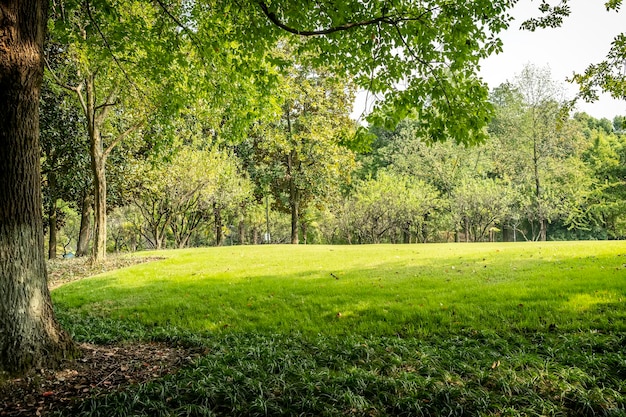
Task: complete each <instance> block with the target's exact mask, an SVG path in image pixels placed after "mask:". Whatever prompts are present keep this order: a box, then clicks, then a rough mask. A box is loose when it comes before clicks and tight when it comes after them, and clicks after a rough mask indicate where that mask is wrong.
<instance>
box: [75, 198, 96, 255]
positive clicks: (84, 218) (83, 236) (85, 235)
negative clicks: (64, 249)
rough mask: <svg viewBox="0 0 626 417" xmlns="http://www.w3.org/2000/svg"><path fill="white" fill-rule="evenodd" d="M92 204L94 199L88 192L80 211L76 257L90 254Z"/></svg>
mask: <svg viewBox="0 0 626 417" xmlns="http://www.w3.org/2000/svg"><path fill="white" fill-rule="evenodd" d="M92 203H93V197H92V195H91V192H89V191H86V192H85V195H84V196H83V202H82V207H81V210H80V231H79V232H78V243H77V244H76V256H86V255H87V254H88V253H89V239H90V238H91V212H92V207H91V206H92Z"/></svg>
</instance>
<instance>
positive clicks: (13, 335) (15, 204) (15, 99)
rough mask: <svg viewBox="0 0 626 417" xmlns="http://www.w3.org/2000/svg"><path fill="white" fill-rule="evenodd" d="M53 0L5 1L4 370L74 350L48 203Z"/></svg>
mask: <svg viewBox="0 0 626 417" xmlns="http://www.w3.org/2000/svg"><path fill="white" fill-rule="evenodd" d="M46 10H47V2H46V1H45V0H41V1H39V0H29V1H26V0H3V1H2V2H1V3H0V115H1V116H0V372H2V371H6V372H10V373H22V372H24V371H26V370H28V369H32V368H34V367H39V366H51V365H56V364H58V363H59V361H60V360H62V359H63V358H64V357H67V356H68V355H73V354H74V352H75V351H74V347H73V343H72V341H71V339H70V337H69V336H68V335H67V333H65V332H64V331H63V330H62V329H61V327H60V326H59V324H58V323H57V321H56V319H55V316H54V311H53V309H52V302H51V300H50V293H49V291H48V286H47V273H46V264H45V257H44V255H45V251H44V240H43V227H42V209H41V178H40V169H41V168H40V161H39V109H38V107H39V95H40V88H41V81H42V77H43V60H42V56H43V39H44V31H45V27H46Z"/></svg>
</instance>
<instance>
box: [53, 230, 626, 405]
mask: <svg viewBox="0 0 626 417" xmlns="http://www.w3.org/2000/svg"><path fill="white" fill-rule="evenodd" d="M143 255H148V256H154V255H155V253H147V254H142V256H143ZM158 256H162V257H164V258H166V259H163V260H160V261H154V262H150V263H145V264H139V265H135V266H132V267H129V268H126V269H122V270H119V271H115V272H111V273H106V274H103V275H100V276H97V277H93V278H89V279H85V280H81V281H78V282H74V283H71V284H67V285H64V286H62V287H60V288H58V289H56V290H55V291H54V292H53V299H54V302H55V305H56V308H57V310H58V313H59V316H60V317H61V320H62V321H63V323H64V325H65V326H66V327H67V328H69V329H70V331H72V332H73V334H74V335H75V337H76V338H77V339H78V340H85V341H95V342H101V343H106V342H112V341H120V340H131V341H132V340H146V339H147V340H165V341H169V342H176V343H189V344H198V345H201V346H204V347H206V349H207V351H208V352H209V354H208V355H207V356H205V357H204V358H202V359H200V360H199V361H197V363H196V364H195V366H194V367H192V368H189V369H186V370H184V371H183V372H181V373H179V374H177V375H176V376H173V377H170V378H167V379H163V380H159V381H155V382H153V383H151V384H147V385H143V386H137V387H135V388H134V391H133V392H123V393H118V394H114V395H111V396H109V397H106V398H104V399H97V400H94V401H93V402H91V403H90V404H82V405H79V406H77V409H76V410H73V413H75V414H76V415H146V416H148V415H168V416H169V415H194V416H195V415H242V416H243V415H364V416H365V415H368V416H369V415H494V416H495V415H537V416H539V415H555V416H556V415H616V416H617V415H620V416H622V415H626V411H625V407H626V382H625V381H624V380H625V379H626V352H625V351H626V320H625V318H626V308H624V298H625V297H626V243H624V242H548V243H518V244H450V245H443V244H442V245H400V246H394V245H375V246H298V247H295V246H245V247H224V248H210V249H192V250H183V251H166V252H159V253H158ZM81 413H82V414H81Z"/></svg>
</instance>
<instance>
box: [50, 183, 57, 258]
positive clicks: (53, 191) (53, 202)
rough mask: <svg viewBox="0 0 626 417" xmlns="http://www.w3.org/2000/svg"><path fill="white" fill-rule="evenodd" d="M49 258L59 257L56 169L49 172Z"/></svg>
mask: <svg viewBox="0 0 626 417" xmlns="http://www.w3.org/2000/svg"><path fill="white" fill-rule="evenodd" d="M48 190H49V193H50V203H49V204H48V259H56V257H57V197H56V196H57V178H56V174H55V173H54V171H51V172H50V173H48Z"/></svg>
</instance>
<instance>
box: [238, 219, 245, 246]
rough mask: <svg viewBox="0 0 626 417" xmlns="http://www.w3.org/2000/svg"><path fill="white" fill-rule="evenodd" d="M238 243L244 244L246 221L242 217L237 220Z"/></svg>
mask: <svg viewBox="0 0 626 417" xmlns="http://www.w3.org/2000/svg"><path fill="white" fill-rule="evenodd" d="M239 244H240V245H245V244H246V223H245V222H244V220H243V219H241V220H239Z"/></svg>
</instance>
